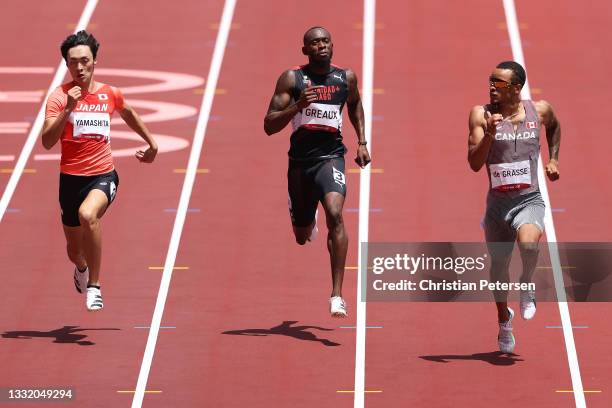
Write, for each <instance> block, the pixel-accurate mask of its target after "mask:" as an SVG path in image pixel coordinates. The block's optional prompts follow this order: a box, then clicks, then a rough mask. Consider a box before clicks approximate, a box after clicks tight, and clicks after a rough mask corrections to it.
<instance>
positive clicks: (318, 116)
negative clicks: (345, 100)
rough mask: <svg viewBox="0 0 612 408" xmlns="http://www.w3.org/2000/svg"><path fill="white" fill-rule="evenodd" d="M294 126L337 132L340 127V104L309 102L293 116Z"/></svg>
mask: <svg viewBox="0 0 612 408" xmlns="http://www.w3.org/2000/svg"><path fill="white" fill-rule="evenodd" d="M295 119H296V121H295V122H294V124H293V126H294V128H299V127H305V128H307V129H316V130H326V131H329V132H337V131H339V130H341V127H342V112H340V105H327V104H323V103H311V104H310V105H309V106H308V107H306V108H304V109H302V111H301V112H300V113H299V114H298V115H296V116H295Z"/></svg>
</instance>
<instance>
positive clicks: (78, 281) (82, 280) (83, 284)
mask: <svg viewBox="0 0 612 408" xmlns="http://www.w3.org/2000/svg"><path fill="white" fill-rule="evenodd" d="M87 281H89V268H85V270H84V271H83V272H81V271H79V268H77V267H76V266H75V267H74V287H75V288H76V290H77V292H79V293H85V290H87Z"/></svg>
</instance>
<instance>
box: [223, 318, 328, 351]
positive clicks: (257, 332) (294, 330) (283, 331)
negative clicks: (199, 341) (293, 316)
mask: <svg viewBox="0 0 612 408" xmlns="http://www.w3.org/2000/svg"><path fill="white" fill-rule="evenodd" d="M295 323H297V320H295V321H290V320H285V321H284V322H282V323H281V324H279V325H278V326H274V327H271V328H269V329H241V330H229V331H224V332H223V334H232V335H235V336H268V335H271V334H278V335H281V336H289V337H293V338H295V339H298V340H307V341H319V342H321V344H323V345H325V346H327V347H334V346H339V345H340V343H335V342H333V341H331V340H328V339H321V338H318V337H317V336H316V335H315V334H314V333H311V332H309V331H306V330H308V329H316V330H322V331H332V330H333V329H326V328H324V327H318V326H293V325H294V324H295Z"/></svg>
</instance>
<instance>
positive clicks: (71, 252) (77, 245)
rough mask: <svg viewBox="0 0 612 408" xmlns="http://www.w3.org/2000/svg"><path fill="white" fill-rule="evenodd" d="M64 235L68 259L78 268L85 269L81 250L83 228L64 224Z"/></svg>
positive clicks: (83, 255)
mask: <svg viewBox="0 0 612 408" xmlns="http://www.w3.org/2000/svg"><path fill="white" fill-rule="evenodd" d="M63 227H64V235H65V236H66V252H67V253H68V259H70V261H71V262H72V263H73V264H75V265H76V266H77V268H79V270H81V271H82V270H85V268H86V267H87V261H86V260H85V253H84V251H83V230H82V228H81V227H80V226H79V227H69V226H67V225H64V226H63Z"/></svg>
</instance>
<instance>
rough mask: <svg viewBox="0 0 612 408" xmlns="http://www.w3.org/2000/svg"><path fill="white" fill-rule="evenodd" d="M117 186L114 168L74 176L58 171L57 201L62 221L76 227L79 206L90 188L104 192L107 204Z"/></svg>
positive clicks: (117, 176)
mask: <svg viewBox="0 0 612 408" xmlns="http://www.w3.org/2000/svg"><path fill="white" fill-rule="evenodd" d="M118 187H119V175H118V174H117V172H116V171H115V170H113V171H111V172H109V173H105V174H99V175H97V176H74V175H72V174H64V173H60V183H59V202H60V206H61V208H62V223H63V224H64V225H65V226H67V227H78V226H79V225H81V223H80V222H79V207H80V206H81V204H82V203H83V201H85V198H87V194H89V192H90V191H91V190H94V189H96V190H101V191H102V192H104V194H106V198H107V199H108V205H110V204H111V203H112V202H113V200H114V199H115V195H116V194H117V188H118Z"/></svg>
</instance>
